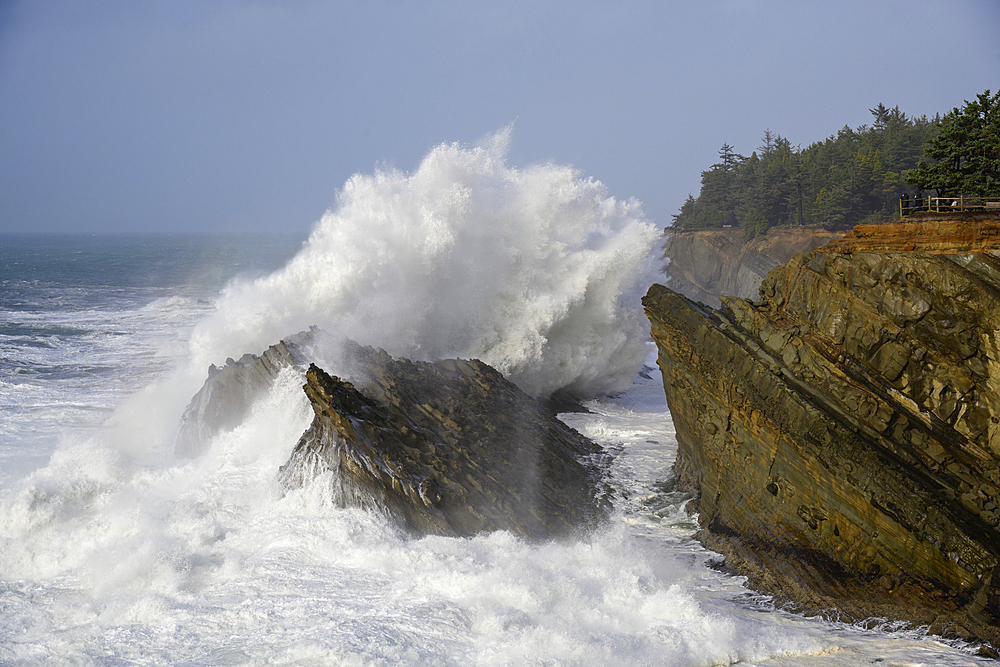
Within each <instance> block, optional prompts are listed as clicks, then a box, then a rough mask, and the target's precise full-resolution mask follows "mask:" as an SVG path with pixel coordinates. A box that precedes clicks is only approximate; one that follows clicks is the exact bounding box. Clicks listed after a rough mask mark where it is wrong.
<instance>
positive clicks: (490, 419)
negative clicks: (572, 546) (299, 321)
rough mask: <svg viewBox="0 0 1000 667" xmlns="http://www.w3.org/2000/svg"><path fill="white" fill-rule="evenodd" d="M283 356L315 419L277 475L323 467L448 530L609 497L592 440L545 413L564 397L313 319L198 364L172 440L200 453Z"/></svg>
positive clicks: (570, 509)
mask: <svg viewBox="0 0 1000 667" xmlns="http://www.w3.org/2000/svg"><path fill="white" fill-rule="evenodd" d="M317 359H327V360H330V359H333V360H335V361H328V362H324V363H331V364H334V365H335V367H336V368H337V369H338V372H339V373H340V374H342V375H343V376H344V377H346V378H350V381H348V380H346V379H342V378H340V377H335V376H331V375H329V374H327V373H326V372H325V371H324V370H323V369H322V368H320V366H318V365H316V364H313V363H311V362H312V361H315V360H317ZM290 367H291V368H295V369H297V370H298V372H300V373H301V374H302V376H303V378H304V380H305V386H304V389H305V392H306V394H307V396H308V397H309V400H310V401H311V404H312V407H313V410H314V412H315V419H314V420H313V422H312V425H311V426H310V427H309V428H308V430H307V431H306V432H305V433H304V434H303V435H302V438H301V439H300V440H299V442H298V444H297V445H296V446H295V448H294V450H293V452H292V454H291V457H290V458H289V461H288V462H287V463H286V464H285V465H284V466H283V467H282V468H281V470H280V471H279V479H280V481H281V483H282V484H283V485H284V486H285V487H286V488H294V487H297V486H300V485H302V484H305V483H309V482H312V481H313V480H314V479H315V478H316V477H317V476H320V475H323V474H326V473H329V478H330V483H331V484H332V485H333V497H334V499H335V501H336V502H338V503H339V504H341V505H343V506H353V507H362V508H365V509H368V510H370V511H374V512H378V513H381V514H386V515H389V516H391V517H393V518H395V519H397V520H399V521H400V522H401V523H402V524H403V525H404V526H406V527H407V528H408V529H410V530H413V531H414V532H417V533H433V534H441V535H455V536H470V535H475V534H477V533H481V532H488V531H494V530H508V531H511V532H513V533H515V534H517V535H521V536H524V537H528V538H538V539H541V538H550V537H558V536H563V535H568V534H570V533H572V532H574V531H577V530H582V529H586V528H587V527H588V526H591V525H592V524H594V523H595V522H597V521H599V520H601V519H602V518H604V517H605V516H606V515H607V512H608V511H609V509H610V504H609V502H608V501H607V499H606V498H605V489H604V487H603V485H602V482H601V478H602V472H601V470H602V466H603V461H602V457H603V452H602V450H601V448H600V447H599V446H598V445H596V444H594V443H593V442H591V441H590V440H588V439H587V438H585V437H583V436H582V435H580V434H579V433H578V432H577V431H575V430H573V429H571V428H570V427H568V426H566V425H565V424H563V423H562V422H561V421H559V420H558V419H557V418H556V417H555V411H556V409H560V408H565V406H566V405H568V404H570V403H572V402H571V401H569V400H568V399H566V397H560V396H556V397H554V398H552V399H550V400H548V401H544V402H543V401H539V400H537V399H535V398H533V397H532V396H530V395H528V394H526V393H525V392H524V391H522V390H521V389H520V388H518V387H517V386H516V385H515V384H513V383H512V382H509V381H508V380H506V379H505V378H504V377H503V376H502V375H501V374H500V373H499V372H497V371H496V370H494V369H493V368H492V367H490V366H488V365H486V364H484V363H482V362H480V361H476V360H468V361H467V360H462V359H450V360H445V361H439V362H434V363H429V362H411V361H408V360H406V359H399V360H396V359H392V358H391V357H390V356H389V355H388V354H386V353H385V352H384V351H382V350H375V349H372V348H369V347H362V346H360V345H358V344H357V343H354V342H353V341H350V340H347V339H344V338H340V337H335V336H333V335H330V334H326V333H324V332H322V331H320V330H315V329H314V330H310V331H306V332H302V333H300V334H297V335H295V336H291V337H289V338H287V339H285V340H283V341H281V342H280V343H278V344H277V345H272V346H271V347H269V348H268V349H267V350H266V351H265V352H264V353H263V354H261V355H252V354H246V355H244V356H243V357H241V358H240V359H239V360H235V361H234V360H232V359H229V360H228V361H227V363H226V365H225V366H224V367H222V368H219V367H215V366H213V367H212V368H211V369H209V378H208V380H206V382H205V384H204V386H203V387H202V389H201V390H200V391H199V392H198V394H196V395H195V397H194V398H193V399H192V401H191V403H190V404H189V405H188V408H187V410H186V411H185V413H184V417H183V419H182V423H181V428H180V430H179V433H178V437H177V444H176V453H177V454H178V455H179V456H185V457H194V456H198V455H199V454H201V453H202V452H203V451H204V450H205V449H206V448H207V447H208V445H209V444H210V440H211V438H212V437H214V436H215V435H217V434H219V433H221V432H224V431H226V430H229V429H232V428H235V427H236V426H238V425H239V424H240V423H241V422H242V420H243V419H244V418H245V417H246V415H247V413H248V412H249V410H250V409H251V408H252V406H253V404H254V402H255V401H256V400H257V399H258V398H260V397H261V396H262V395H264V394H265V393H266V392H267V391H268V390H269V389H270V387H271V385H272V384H273V383H274V381H275V379H276V378H277V377H278V374H279V373H281V372H282V371H283V370H284V369H287V368H290Z"/></svg>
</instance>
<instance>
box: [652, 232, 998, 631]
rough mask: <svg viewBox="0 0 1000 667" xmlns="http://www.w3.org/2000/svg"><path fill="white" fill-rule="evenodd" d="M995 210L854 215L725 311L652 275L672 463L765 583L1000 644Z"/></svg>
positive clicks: (739, 563) (740, 559) (717, 544)
mask: <svg viewBox="0 0 1000 667" xmlns="http://www.w3.org/2000/svg"><path fill="white" fill-rule="evenodd" d="M996 229H997V226H996V222H995V221H994V222H992V223H987V222H984V221H982V220H964V221H934V222H924V223H919V224H912V223H907V224H904V225H877V226H871V227H861V226H859V227H857V228H855V230H854V232H852V234H851V235H849V236H848V237H846V238H845V239H844V240H843V241H839V242H834V243H831V244H829V245H827V246H826V247H825V248H823V250H822V252H818V253H812V254H803V255H798V256H796V257H795V258H794V259H793V260H792V261H790V262H789V263H788V264H786V265H785V266H782V267H779V268H776V269H774V270H772V271H771V272H770V273H769V274H768V276H767V278H766V279H765V280H764V282H763V283H762V285H761V287H760V300H759V301H756V302H750V301H747V300H744V299H736V298H728V297H724V298H723V299H722V303H723V307H722V308H721V309H720V310H713V309H711V308H707V307H705V306H703V305H702V304H698V303H694V302H692V301H691V300H689V299H687V298H685V297H683V296H681V295H679V294H676V293H674V292H672V291H670V290H668V289H667V288H665V287H663V286H661V285H653V286H652V287H651V288H650V290H649V292H648V294H647V295H646V297H645V298H644V299H643V304H644V306H645V308H646V313H647V315H648V316H649V319H650V322H651V324H652V334H653V337H654V339H655V340H656V343H657V346H658V348H659V365H660V368H661V370H662V372H663V382H664V389H665V392H666V397H667V402H668V405H669V407H670V412H671V416H672V418H673V420H674V424H675V426H676V430H677V439H678V456H677V473H678V475H679V476H680V479H681V481H682V482H683V483H684V484H685V485H686V486H687V487H688V488H689V489H691V490H692V491H694V492H695V493H697V494H698V497H699V500H698V505H697V507H698V511H699V520H700V522H701V525H702V527H703V531H702V532H701V537H702V539H703V541H704V542H705V544H707V545H708V546H709V547H710V548H712V549H715V550H717V551H719V552H721V553H723V554H724V555H725V556H726V557H727V561H728V563H729V564H730V565H731V566H733V567H735V568H736V569H737V570H738V571H740V572H741V573H743V574H745V575H747V576H748V577H749V579H750V583H751V585H752V586H753V587H755V588H757V589H759V590H763V591H767V592H770V593H773V594H775V595H777V596H778V597H779V598H783V599H785V600H790V601H792V602H794V603H796V604H798V605H799V606H800V608H802V609H804V610H806V611H810V612H823V611H831V612H833V610H836V612H835V613H836V614H837V615H839V616H840V617H841V618H847V619H851V618H853V619H861V618H866V617H872V616H877V617H887V618H895V619H904V620H908V621H911V622H914V623H921V624H924V623H926V624H928V625H931V626H932V628H933V629H934V631H935V632H941V633H945V634H947V633H952V634H954V633H955V632H958V630H957V629H959V628H960V629H961V634H963V635H964V636H968V637H973V638H977V639H979V640H982V641H987V642H989V643H991V644H993V645H994V646H997V642H998V639H1000V570H998V566H1000V531H998V526H1000V261H998V260H1000V252H998V250H1000V237H998V236H997V235H996V233H995V230H996ZM935 234H936V235H937V239H938V240H937V242H935V240H934V239H935ZM907 246H912V247H914V248H919V249H920V250H921V252H916V251H915V250H914V251H911V252H903V251H902V250H901V249H902V248H903V247H907ZM866 249H879V250H885V252H863V250H866ZM897 250H898V251H897Z"/></svg>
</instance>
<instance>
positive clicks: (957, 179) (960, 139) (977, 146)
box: [906, 90, 1000, 197]
mask: <svg viewBox="0 0 1000 667" xmlns="http://www.w3.org/2000/svg"><path fill="white" fill-rule="evenodd" d="M924 155H925V156H926V157H928V158H930V159H932V160H935V162H933V163H929V162H927V161H925V160H921V161H920V164H918V165H917V168H916V169H913V170H912V171H910V172H909V173H908V174H907V176H906V182H907V183H908V184H910V185H912V186H915V187H917V188H919V189H921V190H935V191H936V192H937V194H938V196H939V197H944V196H951V195H958V194H964V195H969V196H973V197H1000V91H997V93H996V94H995V95H993V96H992V97H990V91H989V90H987V91H986V92H985V93H981V94H980V95H978V96H977V98H976V99H975V100H974V101H972V102H969V101H966V102H965V106H964V107H962V108H961V109H960V108H958V107H956V108H955V109H953V110H952V111H951V113H948V114H946V115H945V116H944V117H943V118H941V120H940V124H939V131H938V133H937V135H936V136H935V137H934V138H933V140H931V141H930V146H929V147H928V148H927V150H926V151H925V152H924Z"/></svg>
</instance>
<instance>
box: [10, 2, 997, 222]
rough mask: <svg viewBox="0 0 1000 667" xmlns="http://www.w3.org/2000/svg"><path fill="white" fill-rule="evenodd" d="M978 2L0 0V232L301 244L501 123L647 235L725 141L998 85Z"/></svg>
mask: <svg viewBox="0 0 1000 667" xmlns="http://www.w3.org/2000/svg"><path fill="white" fill-rule="evenodd" d="M998 36H1000V0H875V1H873V0H832V1H826V0H810V1H805V2H803V1H802V0H757V1H753V0H701V1H698V2H696V1H694V0H691V1H684V2H680V1H674V0H659V1H644V0H615V1H613V2H611V1H608V2H604V1H596V0H593V1H591V0H579V1H577V2H565V1H547V0H529V1H524V2H522V1H521V0H505V1H504V2H487V1H485V0H477V1H471V0H371V1H369V2H363V1H361V0H343V1H333V2H331V1H316V0H289V1H287V2H263V1H235V0H234V1H226V0H219V1H216V2H204V1H203V0H177V1H175V2H170V3H161V2H152V1H146V2H141V1H137V0H93V1H90V2H86V3H81V2H75V1H52V0H24V1H20V0H0V232H58V233H119V232H171V233H174V232H177V233H189V232H196V233H202V232H222V233H229V232H254V233H260V232H292V233H303V234H304V233H305V232H307V231H308V230H309V229H310V228H311V227H312V225H313V224H314V222H315V221H316V220H318V219H319V218H320V216H322V214H323V212H324V211H325V210H326V209H328V208H329V207H331V206H333V205H334V204H335V202H336V198H337V193H338V191H339V190H340V189H341V188H342V187H343V185H344V183H345V182H346V181H347V179H348V178H349V177H350V176H351V175H352V174H354V173H358V172H361V173H371V172H373V171H375V170H376V169H380V168H386V167H391V168H396V169H399V170H403V171H404V172H410V171H413V170H415V169H416V168H417V167H418V165H419V163H420V161H421V159H422V158H423V156H424V155H425V154H426V153H427V152H428V151H429V150H430V149H431V148H433V147H434V146H436V145H438V144H441V143H452V142H459V143H460V144H463V145H474V144H475V143H476V142H477V141H479V140H480V139H482V138H484V137H486V136H489V135H490V134H492V133H494V132H496V131H498V130H500V129H502V128H504V127H506V126H508V125H512V126H513V137H512V146H511V149H510V153H509V156H508V160H509V163H510V164H511V165H512V166H516V167H527V166H530V165H532V164H537V163H548V162H553V163H557V164H561V165H571V166H573V167H574V168H576V169H577V170H579V171H580V172H581V173H582V174H583V175H585V176H587V177H592V178H595V179H597V180H600V181H602V182H603V183H604V184H605V185H606V186H607V188H608V191H609V192H610V194H611V195H613V196H615V197H616V198H620V199H629V198H635V199H638V200H640V201H641V202H642V203H643V210H644V211H645V213H646V215H647V217H648V218H650V219H651V220H653V221H654V222H655V223H656V224H658V225H659V226H661V227H662V226H667V225H669V224H670V222H671V216H672V215H673V214H675V213H676V212H677V210H678V208H679V207H680V205H681V204H682V203H683V201H684V199H685V198H686V197H687V195H688V194H694V195H697V194H698V188H699V183H700V174H701V171H703V170H705V169H707V168H709V166H710V165H711V164H713V163H714V162H716V161H717V157H718V150H719V148H720V147H721V146H722V144H723V143H728V144H730V145H732V146H733V147H734V148H735V149H736V151H737V152H739V153H743V154H749V153H750V152H752V151H753V150H754V149H755V148H756V147H758V146H759V145H760V143H761V137H762V136H763V134H764V131H765V130H767V129H769V130H771V131H773V132H776V133H778V134H780V135H782V136H784V137H786V138H788V139H789V140H790V141H791V143H792V145H793V146H794V145H800V146H802V147H805V146H808V145H809V144H811V143H813V142H815V141H820V140H822V139H824V138H826V137H828V136H830V135H832V134H835V133H836V132H837V130H839V129H840V128H842V127H843V126H845V125H849V126H851V127H858V126H860V125H862V124H870V122H871V118H872V117H871V114H870V113H869V111H868V110H869V109H870V108H872V107H875V106H876V105H878V104H879V103H883V104H886V105H887V106H890V107H892V106H897V105H898V106H899V107H900V109H901V110H902V111H904V112H905V113H907V114H908V115H917V116H919V115H925V114H926V115H928V116H933V115H934V114H935V113H938V112H941V113H945V112H948V111H950V110H951V109H952V108H954V107H957V106H961V105H962V104H963V102H964V101H965V100H970V99H973V98H974V97H975V96H976V95H977V94H978V93H981V92H983V91H985V90H987V89H990V90H992V91H996V90H997V89H998V88H1000V38H998Z"/></svg>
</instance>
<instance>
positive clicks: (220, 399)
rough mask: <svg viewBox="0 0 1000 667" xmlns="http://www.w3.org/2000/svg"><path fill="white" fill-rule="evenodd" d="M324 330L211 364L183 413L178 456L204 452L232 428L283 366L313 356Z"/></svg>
mask: <svg viewBox="0 0 1000 667" xmlns="http://www.w3.org/2000/svg"><path fill="white" fill-rule="evenodd" d="M323 335H324V334H322V332H320V331H319V330H317V329H310V330H309V331H303V332H301V333H298V334H295V335H294V336H289V337H288V338H286V339H285V340H282V341H280V342H279V343H278V344H277V345H272V346H270V347H269V348H267V349H266V350H265V351H264V352H263V354H260V355H256V354H249V353H248V354H244V355H243V356H242V357H240V358H239V360H235V361H234V360H233V359H232V358H229V359H226V365H225V366H223V367H221V368H220V367H218V366H216V365H214V364H213V365H212V366H209V368H208V379H206V380H205V384H204V385H202V387H201V389H200V390H199V391H198V393H197V394H195V395H194V398H192V399H191V402H190V403H188V406H187V408H186V409H185V410H184V414H183V415H182V416H181V423H180V428H179V429H178V432H177V438H176V441H175V445H174V452H175V453H176V454H177V456H181V457H185V458H191V457H196V456H198V455H200V454H201V453H202V452H204V450H205V447H207V445H208V441H209V440H211V438H213V437H214V436H216V435H218V434H219V433H222V432H224V431H228V430H232V429H233V428H235V427H237V426H239V424H240V423H241V422H242V421H243V419H244V418H245V417H246V415H247V412H248V411H249V410H250V408H251V407H252V406H253V403H254V401H255V400H256V399H257V398H258V397H260V396H261V395H262V394H263V393H264V392H266V391H267V390H268V389H270V388H271V385H272V384H273V383H274V380H275V378H277V377H278V373H280V372H281V371H282V370H283V369H285V368H287V367H289V366H298V367H300V368H302V371H303V373H304V372H305V366H306V364H308V363H309V359H310V357H311V356H312V353H311V347H312V345H313V343H314V342H315V341H316V339H317V337H321V336H323Z"/></svg>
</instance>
